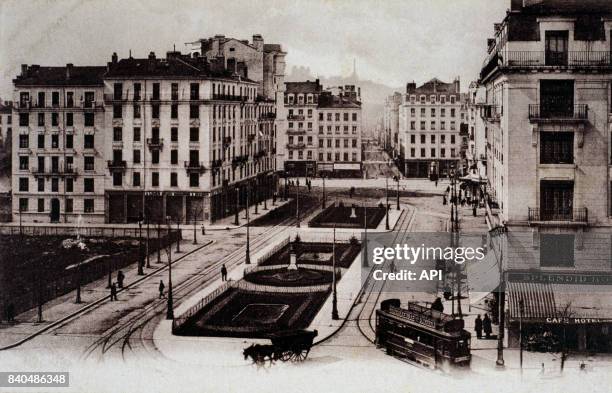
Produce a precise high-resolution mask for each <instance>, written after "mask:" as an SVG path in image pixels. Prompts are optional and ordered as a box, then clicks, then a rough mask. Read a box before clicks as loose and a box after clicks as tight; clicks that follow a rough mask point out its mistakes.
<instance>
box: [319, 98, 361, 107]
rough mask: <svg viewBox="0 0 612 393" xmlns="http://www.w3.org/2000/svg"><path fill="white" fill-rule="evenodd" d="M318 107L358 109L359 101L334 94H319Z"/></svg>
mask: <svg viewBox="0 0 612 393" xmlns="http://www.w3.org/2000/svg"><path fill="white" fill-rule="evenodd" d="M318 107H319V108H320V109H326V108H329V109H331V108H345V109H360V108H361V102H359V101H355V100H350V99H348V98H346V97H339V96H335V95H321V96H320V97H319V106H318Z"/></svg>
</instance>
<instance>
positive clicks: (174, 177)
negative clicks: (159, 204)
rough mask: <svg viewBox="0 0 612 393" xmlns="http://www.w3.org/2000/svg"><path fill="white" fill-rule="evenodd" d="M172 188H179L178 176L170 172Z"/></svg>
mask: <svg viewBox="0 0 612 393" xmlns="http://www.w3.org/2000/svg"><path fill="white" fill-rule="evenodd" d="M170 187H178V175H177V174H176V172H170Z"/></svg>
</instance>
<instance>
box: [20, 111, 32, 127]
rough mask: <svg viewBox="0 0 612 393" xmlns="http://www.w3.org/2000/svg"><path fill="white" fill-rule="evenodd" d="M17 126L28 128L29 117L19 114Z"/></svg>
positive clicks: (25, 114)
mask: <svg viewBox="0 0 612 393" xmlns="http://www.w3.org/2000/svg"><path fill="white" fill-rule="evenodd" d="M19 125H20V126H21V127H28V126H29V125H30V115H29V114H27V113H20V114H19Z"/></svg>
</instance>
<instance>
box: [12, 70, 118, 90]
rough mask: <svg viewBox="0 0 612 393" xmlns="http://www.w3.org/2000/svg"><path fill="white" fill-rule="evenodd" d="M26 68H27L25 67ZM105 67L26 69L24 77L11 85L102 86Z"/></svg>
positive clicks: (18, 77)
mask: <svg viewBox="0 0 612 393" xmlns="http://www.w3.org/2000/svg"><path fill="white" fill-rule="evenodd" d="M25 67H27V66H25ZM105 72H106V67H98V66H72V65H66V66H63V67H40V66H38V65H31V66H29V67H27V69H26V72H25V75H18V76H17V77H16V78H15V79H13V83H15V85H18V86H23V85H31V86H45V85H46V86H102V85H103V80H102V76H103V75H104V73H105Z"/></svg>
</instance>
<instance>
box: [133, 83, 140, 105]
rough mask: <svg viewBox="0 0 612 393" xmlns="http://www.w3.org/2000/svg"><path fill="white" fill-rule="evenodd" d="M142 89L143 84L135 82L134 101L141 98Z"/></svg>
mask: <svg viewBox="0 0 612 393" xmlns="http://www.w3.org/2000/svg"><path fill="white" fill-rule="evenodd" d="M141 90H142V85H141V84H140V83H134V101H138V100H140V98H141V97H140V91H141Z"/></svg>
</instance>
